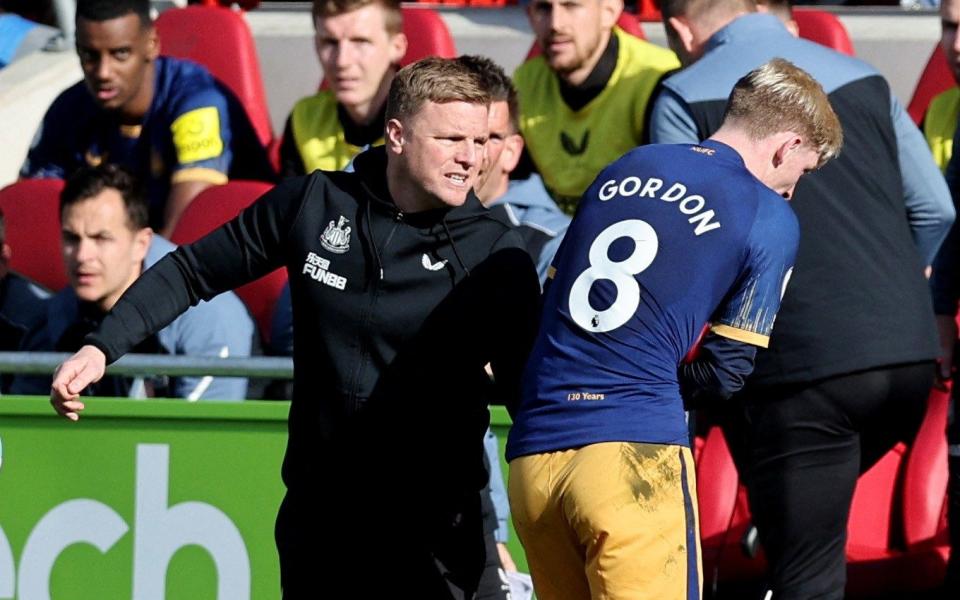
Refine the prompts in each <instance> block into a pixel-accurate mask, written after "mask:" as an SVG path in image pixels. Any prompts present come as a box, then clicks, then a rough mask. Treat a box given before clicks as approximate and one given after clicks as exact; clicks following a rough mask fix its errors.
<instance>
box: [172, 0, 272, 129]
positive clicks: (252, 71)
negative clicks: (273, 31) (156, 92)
mask: <svg viewBox="0 0 960 600" xmlns="http://www.w3.org/2000/svg"><path fill="white" fill-rule="evenodd" d="M156 27H157V33H158V35H159V36H160V52H161V53H162V54H164V55H166V56H173V57H175V58H184V59H188V60H192V61H194V62H197V63H200V64H202V65H203V66H205V67H207V69H209V70H210V73H212V74H213V76H214V77H216V78H217V79H218V80H219V81H220V82H222V83H223V84H224V85H226V86H227V87H228V88H229V89H230V91H232V92H233V93H234V95H236V96H237V98H238V99H239V100H240V102H241V103H242V104H243V106H244V108H246V110H247V116H248V117H249V118H250V122H251V123H252V124H253V128H254V130H255V131H256V132H257V137H258V138H259V139H260V143H261V144H262V145H263V146H264V147H267V146H268V145H269V144H270V140H272V139H273V128H272V126H271V125H270V113H269V111H268V110H267V96H266V93H265V92H264V89H263V79H262V78H261V76H260V61H259V60H258V59H257V48H256V46H255V45H254V42H253V35H251V33H250V28H249V27H247V22H246V21H245V20H244V19H243V15H242V14H241V13H239V12H237V11H234V10H231V9H229V8H222V7H220V6H200V5H193V6H187V7H186V8H171V9H168V10H165V11H164V12H162V13H161V14H160V16H159V17H158V18H157V21H156Z"/></svg>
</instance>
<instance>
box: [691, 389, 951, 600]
mask: <svg viewBox="0 0 960 600" xmlns="http://www.w3.org/2000/svg"><path fill="white" fill-rule="evenodd" d="M947 400H948V398H947V394H945V393H944V392H938V391H934V392H933V393H932V394H931V396H930V399H929V404H928V410H927V414H926V417H925V419H924V422H923V424H922V425H921V427H920V430H919V432H918V433H917V436H916V439H915V440H914V441H913V442H912V443H911V445H910V446H909V447H907V446H905V445H903V444H900V445H898V446H897V447H896V448H894V449H893V450H891V451H890V452H888V453H887V454H886V455H885V456H884V457H883V458H882V459H881V460H880V461H879V462H878V463H877V464H875V465H874V466H873V467H872V468H871V469H870V470H869V471H867V472H866V473H864V474H863V475H862V476H861V477H860V479H859V480H858V482H857V487H856V490H855V492H854V496H853V501H852V503H851V508H850V516H849V519H848V522H847V530H848V537H847V545H846V555H847V577H848V582H847V595H848V597H851V598H858V597H865V596H866V597H876V596H883V595H885V594H899V596H897V597H911V596H912V595H913V594H917V593H919V592H921V591H922V590H929V589H931V588H934V587H936V586H937V585H939V583H940V582H941V581H942V580H943V577H944V573H945V569H946V560H947V556H948V554H949V546H948V543H947V532H946V520H945V510H946V507H945V493H946V486H947V465H946V462H947V459H946V441H945V435H944V428H945V425H946V412H947ZM699 446H700V449H699V453H698V458H697V495H698V498H699V503H700V532H701V542H702V556H703V565H704V574H705V576H706V577H707V578H708V581H706V582H705V585H707V586H710V585H712V584H713V583H714V582H713V581H710V579H713V578H715V579H716V580H717V581H718V582H719V584H720V588H721V589H723V588H725V587H726V586H727V585H729V584H736V583H739V582H744V581H756V580H758V579H759V578H760V577H761V576H762V574H763V571H764V569H765V568H766V563H765V560H764V557H763V555H762V551H761V553H760V554H759V555H758V556H757V557H756V558H749V557H747V556H746V555H744V553H743V551H742V550H741V547H740V542H741V539H742V538H743V535H744V532H745V531H746V528H747V526H748V525H749V523H750V521H751V516H750V510H749V504H748V502H747V497H746V493H745V489H744V487H743V486H742V485H740V483H739V479H738V476H737V473H736V470H735V467H734V465H733V460H732V458H731V457H730V453H729V449H728V447H727V444H726V442H725V440H724V438H723V436H722V435H721V433H720V430H719V428H718V427H712V428H710V429H709V430H708V433H707V435H706V437H705V438H704V439H703V441H702V442H701V443H700V444H699Z"/></svg>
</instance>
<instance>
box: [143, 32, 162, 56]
mask: <svg viewBox="0 0 960 600" xmlns="http://www.w3.org/2000/svg"><path fill="white" fill-rule="evenodd" d="M146 55H147V60H148V61H151V62H152V61H154V60H157V57H158V56H160V36H159V35H157V28H156V27H154V26H152V25H151V26H150V28H149V29H147V52H146Z"/></svg>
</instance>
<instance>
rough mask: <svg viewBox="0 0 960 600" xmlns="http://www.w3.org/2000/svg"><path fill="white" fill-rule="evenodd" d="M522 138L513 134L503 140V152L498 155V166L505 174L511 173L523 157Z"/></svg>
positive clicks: (517, 134)
mask: <svg viewBox="0 0 960 600" xmlns="http://www.w3.org/2000/svg"><path fill="white" fill-rule="evenodd" d="M523 146H524V144H523V136H522V135H520V134H519V133H513V134H510V135H508V136H507V137H506V139H505V140H503V151H502V152H501V154H500V166H501V168H502V169H503V170H504V171H506V172H507V173H513V170H514V169H516V168H517V163H519V162H520V156H521V155H523Z"/></svg>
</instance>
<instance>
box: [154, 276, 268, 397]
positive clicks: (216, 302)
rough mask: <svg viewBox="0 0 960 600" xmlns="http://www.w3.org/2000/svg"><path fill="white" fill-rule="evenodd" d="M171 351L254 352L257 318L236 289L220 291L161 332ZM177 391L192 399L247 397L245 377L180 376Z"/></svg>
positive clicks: (188, 353) (204, 353)
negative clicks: (252, 348) (255, 319)
mask: <svg viewBox="0 0 960 600" xmlns="http://www.w3.org/2000/svg"><path fill="white" fill-rule="evenodd" d="M157 335H158V337H159V338H160V343H161V344H163V346H164V347H165V348H166V349H167V351H168V352H170V353H171V354H176V355H184V356H219V357H222V358H226V357H231V356H240V357H243V356H250V347H251V345H252V342H253V319H251V318H250V315H249V314H248V313H247V310H246V308H245V307H244V305H243V303H242V302H241V301H240V299H239V298H238V297H237V296H236V294H234V293H233V292H227V293H224V294H220V295H219V296H217V297H215V298H213V299H211V300H210V301H209V302H201V303H200V304H198V305H197V306H194V307H193V308H191V309H189V310H187V312H185V313H183V314H182V315H181V316H180V317H178V318H177V319H176V320H174V321H173V323H171V324H170V325H168V326H167V327H166V328H164V329H163V330H161V331H160V333H158V334H157ZM174 395H175V396H176V397H178V398H186V399H188V400H243V399H244V398H245V397H246V395H247V380H246V378H243V377H210V376H204V377H179V378H177V379H176V380H175V386H174Z"/></svg>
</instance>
